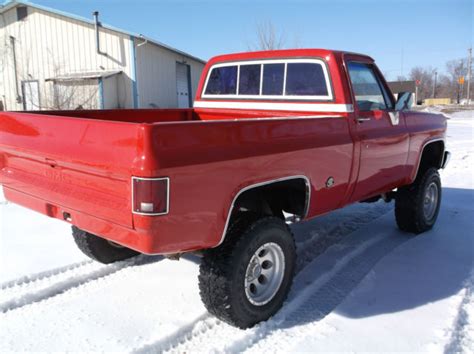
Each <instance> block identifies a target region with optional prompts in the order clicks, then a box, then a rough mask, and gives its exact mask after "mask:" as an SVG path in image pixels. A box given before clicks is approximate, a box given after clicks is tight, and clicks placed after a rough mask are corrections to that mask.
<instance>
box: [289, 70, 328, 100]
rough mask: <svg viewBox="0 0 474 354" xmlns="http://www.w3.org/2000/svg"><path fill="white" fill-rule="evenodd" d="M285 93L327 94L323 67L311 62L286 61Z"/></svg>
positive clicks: (302, 94)
mask: <svg viewBox="0 0 474 354" xmlns="http://www.w3.org/2000/svg"><path fill="white" fill-rule="evenodd" d="M285 94H286V95H289V96H327V95H328V88H327V85H326V78H325V77H324V72H323V67H322V66H321V65H320V64H313V63H288V67H287V69H286V92H285Z"/></svg>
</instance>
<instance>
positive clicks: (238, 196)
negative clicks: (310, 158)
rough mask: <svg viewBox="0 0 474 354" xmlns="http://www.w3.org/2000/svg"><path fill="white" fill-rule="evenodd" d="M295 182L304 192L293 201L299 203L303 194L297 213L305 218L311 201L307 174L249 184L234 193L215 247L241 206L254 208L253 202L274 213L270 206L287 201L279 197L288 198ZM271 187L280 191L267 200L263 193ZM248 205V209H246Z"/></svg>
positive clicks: (267, 192) (220, 241)
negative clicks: (270, 199) (274, 197)
mask: <svg viewBox="0 0 474 354" xmlns="http://www.w3.org/2000/svg"><path fill="white" fill-rule="evenodd" d="M295 184H299V187H297V188H301V186H304V192H301V193H299V195H298V196H297V198H296V199H297V200H296V201H295V203H297V205H299V204H298V203H300V204H301V199H302V198H303V197H302V196H303V195H304V201H303V202H302V204H303V207H302V208H301V212H300V213H298V214H300V215H298V216H300V217H301V219H304V218H306V217H307V215H308V212H309V206H310V201H311V181H310V179H309V178H308V177H307V176H305V175H293V176H286V177H280V178H275V179H270V180H265V181H261V182H258V183H253V184H249V185H247V186H245V187H243V188H241V189H240V190H238V191H237V192H236V193H235V196H234V198H233V200H232V203H231V205H230V207H229V210H228V212H227V215H226V222H225V225H224V230H223V232H222V235H221V239H220V240H219V243H218V244H217V245H216V246H215V247H217V246H219V245H221V244H222V242H224V240H225V236H226V233H227V230H228V228H229V225H230V222H231V220H232V218H233V216H234V215H235V212H236V211H238V210H239V209H240V208H242V207H244V208H245V209H247V210H254V208H252V203H255V207H256V208H257V209H258V208H261V207H263V208H265V207H269V208H270V210H271V211H272V212H271V213H269V214H268V215H275V214H274V213H273V212H274V210H272V207H273V208H274V207H275V205H284V203H285V202H288V199H286V200H285V201H284V202H282V200H281V198H288V192H289V191H291V190H292V188H293V187H294V186H295ZM273 188H278V189H279V191H280V192H279V194H278V196H277V199H276V200H272V201H269V200H268V199H266V198H265V194H266V195H268V194H269V192H270V191H273V190H274V189H273ZM290 199H291V197H290ZM275 203H276V204H275ZM280 203H281V204H280ZM249 207H250V209H248V208H249ZM296 208H298V207H296ZM295 214H296V213H295Z"/></svg>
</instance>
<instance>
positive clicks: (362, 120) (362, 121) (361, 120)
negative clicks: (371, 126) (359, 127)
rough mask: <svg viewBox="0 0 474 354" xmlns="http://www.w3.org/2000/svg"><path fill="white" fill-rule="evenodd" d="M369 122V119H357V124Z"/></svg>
mask: <svg viewBox="0 0 474 354" xmlns="http://www.w3.org/2000/svg"><path fill="white" fill-rule="evenodd" d="M369 120H370V118H357V122H359V123H364V122H368V121H369Z"/></svg>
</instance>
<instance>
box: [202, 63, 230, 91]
mask: <svg viewBox="0 0 474 354" xmlns="http://www.w3.org/2000/svg"><path fill="white" fill-rule="evenodd" d="M236 91H237V66H236V65H233V66H221V67H218V68H214V69H212V71H211V74H210V75H209V80H208V83H207V86H206V95H235V94H236Z"/></svg>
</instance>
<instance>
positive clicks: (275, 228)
mask: <svg viewBox="0 0 474 354" xmlns="http://www.w3.org/2000/svg"><path fill="white" fill-rule="evenodd" d="M269 242H272V243H276V244H277V245H278V246H279V247H280V248H281V250H282V251H283V254H284V264H285V266H284V271H283V273H284V275H283V280H282V281H281V285H280V287H279V288H278V290H277V291H276V293H275V295H274V296H273V298H271V300H269V301H268V302H267V303H265V304H263V305H253V304H252V303H251V302H250V301H249V299H248V298H247V295H246V293H245V285H244V280H245V274H246V270H247V266H248V264H249V262H250V259H251V257H252V256H253V255H254V253H255V252H256V251H257V250H258V249H259V247H260V246H262V245H264V244H266V243H269ZM295 261H296V251H295V243H294V238H293V235H292V233H291V231H290V229H289V228H288V226H287V225H286V223H285V222H284V221H283V220H281V219H280V218H277V217H259V216H258V215H255V214H253V213H244V214H243V215H241V216H240V217H237V218H236V220H235V222H233V223H232V225H231V226H230V227H229V230H228V232H227V234H226V238H225V241H224V243H223V244H221V245H220V246H219V247H216V248H213V249H209V250H207V251H205V253H204V257H203V258H202V262H201V266H200V274H199V290H200V294H201V299H202V301H203V303H204V305H205V306H206V308H207V310H208V311H209V312H210V313H211V314H213V315H214V316H216V317H217V318H219V319H221V320H222V321H224V322H227V323H229V324H230V325H232V326H235V327H239V328H242V329H244V328H249V327H252V326H253V325H255V324H256V323H258V322H261V321H264V320H267V319H268V318H269V317H271V316H272V315H274V314H275V313H276V312H277V311H278V310H279V309H280V308H281V306H282V305H283V302H284V301H285V299H286V297H287V295H288V292H289V290H290V288H291V284H292V282H293V276H294V272H295Z"/></svg>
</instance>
